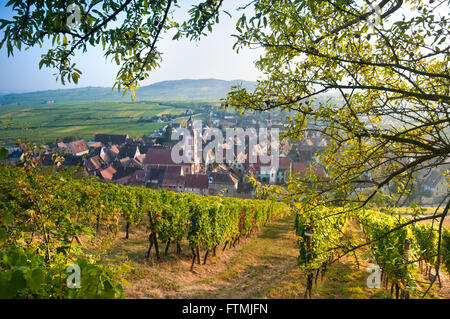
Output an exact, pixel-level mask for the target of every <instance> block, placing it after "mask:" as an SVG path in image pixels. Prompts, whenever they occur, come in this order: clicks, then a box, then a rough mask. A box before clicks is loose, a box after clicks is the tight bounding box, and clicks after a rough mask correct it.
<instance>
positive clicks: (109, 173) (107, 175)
mask: <svg viewBox="0 0 450 319" xmlns="http://www.w3.org/2000/svg"><path fill="white" fill-rule="evenodd" d="M116 172H117V171H116V170H115V169H114V167H112V166H111V165H110V166H108V167H107V168H105V169H104V170H102V171H101V172H100V175H102V177H103V178H104V179H107V180H111V179H112V178H113V177H114V174H115V173H116Z"/></svg>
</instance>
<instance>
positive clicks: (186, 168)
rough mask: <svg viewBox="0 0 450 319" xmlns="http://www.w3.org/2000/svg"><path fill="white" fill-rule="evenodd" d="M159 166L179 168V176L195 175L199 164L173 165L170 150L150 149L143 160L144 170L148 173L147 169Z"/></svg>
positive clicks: (198, 169)
mask: <svg viewBox="0 0 450 319" xmlns="http://www.w3.org/2000/svg"><path fill="white" fill-rule="evenodd" d="M160 166H168V167H170V166H177V167H181V175H186V174H195V173H198V172H199V171H200V164H199V163H197V164H196V163H193V162H192V163H175V162H174V161H173V160H172V150H171V149H169V148H150V149H149V150H148V152H147V154H146V157H145V159H144V170H145V171H146V172H148V170H149V168H151V167H153V168H158V167H160Z"/></svg>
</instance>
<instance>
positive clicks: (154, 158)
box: [144, 148, 177, 165]
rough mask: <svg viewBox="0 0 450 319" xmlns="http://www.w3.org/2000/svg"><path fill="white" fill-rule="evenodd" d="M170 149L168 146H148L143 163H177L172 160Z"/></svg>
mask: <svg viewBox="0 0 450 319" xmlns="http://www.w3.org/2000/svg"><path fill="white" fill-rule="evenodd" d="M171 153H172V150H171V149H169V148H150V149H149V150H148V152H147V155H146V156H145V160H144V164H157V165H177V163H175V162H174V161H173V160H172V154H171Z"/></svg>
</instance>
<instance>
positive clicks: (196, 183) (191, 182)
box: [184, 174, 209, 195]
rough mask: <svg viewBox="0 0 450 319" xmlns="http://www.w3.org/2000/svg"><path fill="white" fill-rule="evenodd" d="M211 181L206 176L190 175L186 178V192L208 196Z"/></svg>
mask: <svg viewBox="0 0 450 319" xmlns="http://www.w3.org/2000/svg"><path fill="white" fill-rule="evenodd" d="M208 187H209V179H208V175H206V174H189V175H186V176H185V182H184V192H186V193H193V194H197V195H208Z"/></svg>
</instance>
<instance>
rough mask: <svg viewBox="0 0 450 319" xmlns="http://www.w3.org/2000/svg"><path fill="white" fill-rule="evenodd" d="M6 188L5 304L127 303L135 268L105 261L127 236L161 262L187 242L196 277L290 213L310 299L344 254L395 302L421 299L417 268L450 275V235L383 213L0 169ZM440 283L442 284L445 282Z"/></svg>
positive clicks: (1, 281) (2, 224) (1, 263)
mask: <svg viewBox="0 0 450 319" xmlns="http://www.w3.org/2000/svg"><path fill="white" fill-rule="evenodd" d="M0 180H1V181H2V183H1V184H0V188H1V193H0V194H1V195H0V196H1V205H2V206H1V208H0V218H1V219H0V247H1V252H0V255H1V256H0V297H2V298H123V297H125V294H124V291H123V284H124V283H126V281H125V280H124V276H123V274H124V273H126V272H127V271H128V270H127V269H128V268H127V263H126V262H123V260H118V259H114V258H110V256H108V254H107V252H108V250H110V249H111V248H112V247H113V245H114V241H115V240H116V239H117V236H119V234H120V233H121V229H124V232H123V233H124V240H126V239H128V238H129V233H130V231H131V230H133V229H134V228H137V227H140V228H141V229H142V227H145V228H144V229H145V230H146V234H147V236H148V237H147V240H148V241H147V247H146V251H145V257H143V258H147V259H148V258H152V259H153V258H156V260H159V259H162V258H163V256H166V255H168V254H169V253H170V249H169V248H170V247H171V246H172V247H174V249H172V251H174V252H173V253H174V254H177V255H180V254H181V252H182V247H183V245H182V242H184V243H185V242H187V243H188V247H189V250H190V251H189V255H190V256H191V259H190V270H193V269H194V267H196V266H195V265H196V264H197V265H204V264H207V262H208V260H209V259H208V258H214V257H215V256H216V250H217V249H218V248H219V246H220V250H225V248H227V247H228V248H232V247H234V246H235V245H236V243H239V242H240V240H241V239H242V238H248V237H250V236H252V235H254V234H256V233H257V232H258V231H259V230H260V229H262V228H263V227H264V226H266V225H267V224H268V223H269V222H271V221H273V220H277V219H280V218H282V217H284V216H288V215H290V214H291V212H292V213H295V222H294V225H292V224H291V225H292V226H293V228H294V229H295V232H296V236H297V237H296V238H297V245H298V258H297V261H298V267H299V269H300V270H301V274H302V276H304V277H305V278H306V291H305V293H304V297H311V292H312V289H313V287H314V285H315V284H316V285H317V282H318V278H319V277H320V278H322V277H324V275H325V274H326V272H327V269H328V268H329V267H330V265H332V264H333V263H335V262H336V261H338V260H339V259H340V258H341V257H342V256H343V255H350V256H353V257H354V258H355V261H356V262H357V263H358V262H359V261H358V254H357V253H356V251H357V249H358V248H361V247H365V248H367V249H368V251H369V252H370V258H369V259H370V262H371V263H373V264H376V265H378V267H379V268H380V271H381V285H382V287H384V288H385V289H388V288H389V285H390V293H391V295H392V296H394V297H396V298H410V297H415V296H419V294H418V290H417V289H416V287H417V282H416V280H417V279H416V276H415V274H416V272H417V270H418V269H420V270H421V271H422V273H424V274H425V275H428V276H431V271H432V269H433V268H434V267H435V265H436V264H437V263H439V264H441V265H443V268H444V269H446V271H449V270H450V232H449V230H448V229H445V228H444V231H443V232H442V233H440V232H439V227H438V225H436V224H435V223H430V224H425V223H410V222H409V220H408V219H407V218H404V217H399V216H397V215H394V214H392V215H390V214H387V213H385V212H380V211H375V210H356V211H355V210H344V209H343V208H337V207H335V208H325V207H322V208H318V209H314V210H306V209H303V207H301V206H300V205H295V206H292V205H291V206H288V205H286V204H285V203H283V202H280V201H276V200H246V199H236V198H224V197H212V196H200V195H194V194H187V193H174V192H170V191H165V190H152V189H148V188H143V187H129V186H121V185H118V186H116V185H113V184H108V183H100V182H98V181H97V180H95V179H89V178H74V177H73V176H72V172H70V171H64V170H61V171H59V172H54V171H47V172H46V171H42V170H40V169H37V168H32V167H9V166H1V167H0ZM403 226H404V227H403ZM352 227H357V228H358V229H359V230H360V232H361V234H362V236H360V237H361V238H356V239H355V234H354V232H353V231H351V228H352ZM183 249H186V245H185V246H184V248H183ZM438 249H440V251H441V254H440V255H438V254H437V252H438ZM183 253H184V254H186V253H187V252H186V251H184V252H183ZM74 264H75V265H78V266H79V267H80V269H81V274H82V276H81V288H80V289H70V288H68V286H67V284H66V283H67V278H68V276H69V273H68V272H67V267H68V266H69V265H74ZM197 267H199V266H197ZM185 271H186V272H189V269H186V270H185ZM437 281H438V283H439V284H441V282H440V281H441V280H440V277H439V276H437Z"/></svg>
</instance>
